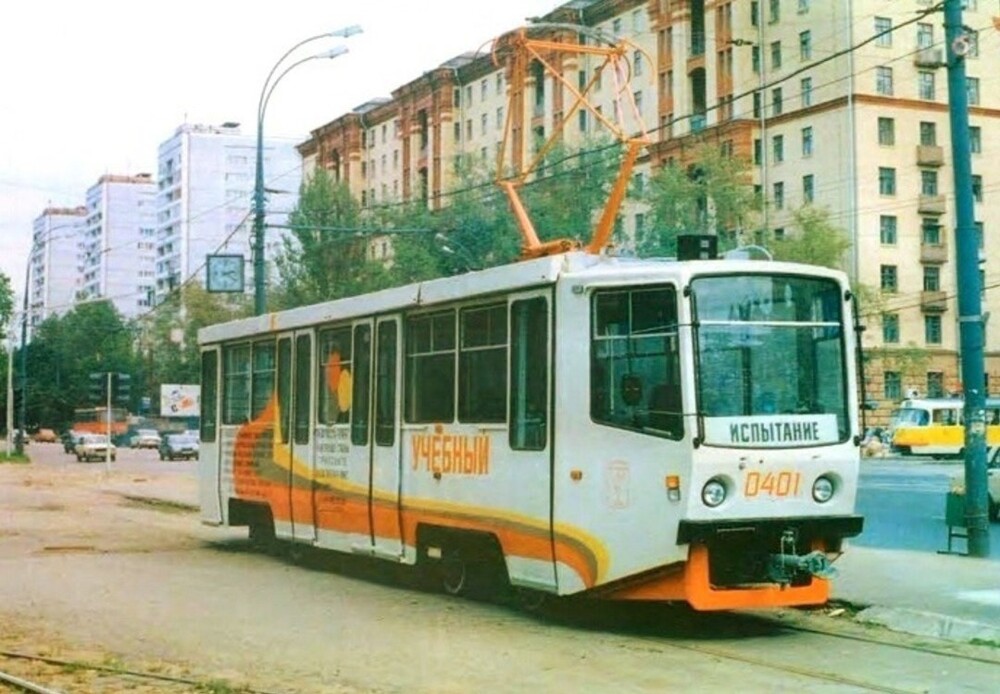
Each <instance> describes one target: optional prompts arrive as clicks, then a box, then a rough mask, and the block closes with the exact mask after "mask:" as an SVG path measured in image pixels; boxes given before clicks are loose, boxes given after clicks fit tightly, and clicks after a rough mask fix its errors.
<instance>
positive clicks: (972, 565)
mask: <svg viewBox="0 0 1000 694" xmlns="http://www.w3.org/2000/svg"><path fill="white" fill-rule="evenodd" d="M102 486H103V488H104V489H106V490H107V491H110V492H114V493H117V494H123V495H126V496H133V497H139V498H146V499H155V500H158V501H166V502H168V503H172V504H179V505H182V506H187V507H190V508H192V509H196V508H197V507H198V481H197V479H196V478H194V477H193V476H186V475H172V476H169V477H159V476H150V477H142V476H127V475H116V476H114V477H112V478H111V479H108V480H106V481H105V482H104V483H103V485H102ZM990 530H991V531H992V532H991V533H990V535H991V538H990V539H991V542H992V543H1000V526H998V525H997V524H995V523H994V524H993V525H992V526H991V528H990ZM956 545H958V548H959V549H964V544H963V543H956ZM835 566H836V568H837V571H838V575H837V576H836V577H835V578H834V579H833V589H832V597H833V599H835V600H843V601H846V602H849V603H852V604H854V605H857V606H859V607H863V608H865V609H864V610H863V611H862V612H861V613H860V614H858V616H857V619H858V620H859V621H864V622H870V623H874V624H879V625H882V626H884V627H887V628H889V629H893V630H895V631H901V632H905V633H909V634H916V635H918V636H929V637H934V638H941V639H948V640H953V641H962V642H971V641H977V642H982V643H992V644H996V645H998V646H1000V561H996V560H990V559H973V558H971V557H966V556H957V555H944V554H937V553H931V552H913V551H907V550H889V549H873V548H870V547H857V546H850V545H848V546H847V547H846V548H845V551H844V554H843V556H841V557H840V558H839V559H838V560H837V562H836V563H835Z"/></svg>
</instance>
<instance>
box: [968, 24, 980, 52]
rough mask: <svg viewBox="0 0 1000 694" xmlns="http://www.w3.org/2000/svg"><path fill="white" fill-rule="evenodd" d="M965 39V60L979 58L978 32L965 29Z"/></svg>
mask: <svg viewBox="0 0 1000 694" xmlns="http://www.w3.org/2000/svg"><path fill="white" fill-rule="evenodd" d="M965 38H967V39H968V40H969V52H968V53H966V54H965V57H966V58H978V57H979V32H978V31H975V30H972V31H969V30H968V29H966V31H965Z"/></svg>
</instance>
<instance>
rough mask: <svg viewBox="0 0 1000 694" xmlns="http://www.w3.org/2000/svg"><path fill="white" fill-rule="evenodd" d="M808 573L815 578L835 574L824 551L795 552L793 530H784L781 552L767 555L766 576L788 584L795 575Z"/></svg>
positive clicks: (835, 571) (828, 576)
mask: <svg viewBox="0 0 1000 694" xmlns="http://www.w3.org/2000/svg"><path fill="white" fill-rule="evenodd" d="M803 574H808V575H810V576H815V577H816V578H832V577H833V576H836V575H837V569H835V568H834V567H833V564H831V563H830V560H829V559H827V556H826V554H825V553H823V552H820V551H819V550H816V551H814V552H810V553H809V554H796V553H795V531H794V530H786V531H785V533H784V534H783V535H782V536H781V552H780V553H779V554H772V555H771V556H770V557H769V562H768V566H767V576H768V578H770V579H771V580H772V581H774V582H775V583H780V584H781V585H788V584H789V583H791V582H792V581H793V580H794V579H795V578H796V577H797V576H801V575H803Z"/></svg>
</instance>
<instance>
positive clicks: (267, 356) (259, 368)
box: [250, 341, 275, 419]
mask: <svg viewBox="0 0 1000 694" xmlns="http://www.w3.org/2000/svg"><path fill="white" fill-rule="evenodd" d="M274 366H275V364H274V343H273V342H270V341H268V342H263V341H262V342H255V343H254V345H253V377H252V379H251V387H252V391H251V400H250V412H251V415H250V416H251V418H252V419H256V418H257V417H259V416H260V415H261V414H262V413H263V412H264V408H266V407H267V403H268V402H270V400H271V396H272V395H273V394H274V371H275V368H274Z"/></svg>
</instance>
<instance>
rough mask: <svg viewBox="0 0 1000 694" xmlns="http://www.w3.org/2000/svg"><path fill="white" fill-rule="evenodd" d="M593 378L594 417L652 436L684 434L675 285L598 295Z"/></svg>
mask: <svg viewBox="0 0 1000 694" xmlns="http://www.w3.org/2000/svg"><path fill="white" fill-rule="evenodd" d="M590 378H591V383H590V387H591V391H590V413H591V418H592V419H593V420H594V421H595V422H598V423H600V424H607V425H610V426H615V427H621V428H624V429H632V430H636V431H641V432H643V433H647V434H652V435H654V436H665V437H667V438H673V439H679V438H681V437H682V436H683V434H684V425H683V421H684V420H683V416H682V414H683V413H682V406H681V387H680V353H679V345H678V334H677V293H676V291H675V290H674V288H673V287H651V288H635V289H625V290H607V291H599V292H596V293H595V294H594V298H593V303H592V334H591V362H590Z"/></svg>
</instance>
